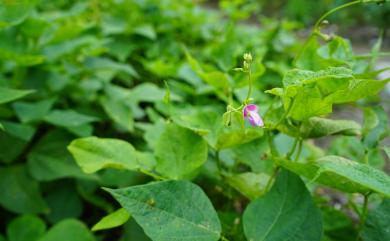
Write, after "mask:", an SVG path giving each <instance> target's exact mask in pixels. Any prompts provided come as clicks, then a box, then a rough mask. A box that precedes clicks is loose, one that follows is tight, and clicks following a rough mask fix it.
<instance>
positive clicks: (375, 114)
mask: <svg viewBox="0 0 390 241" xmlns="http://www.w3.org/2000/svg"><path fill="white" fill-rule="evenodd" d="M368 115H370V117H368ZM364 116H365V127H366V129H365V133H364V136H363V144H364V146H366V147H368V148H374V147H375V146H377V145H378V144H379V143H380V141H381V140H383V139H384V138H385V137H387V136H388V135H389V134H390V127H389V123H388V117H387V113H386V111H385V110H384V109H383V107H381V106H375V107H373V108H371V109H370V111H369V112H368V111H364ZM367 118H373V119H374V120H371V122H372V123H371V124H368V123H367V121H368V120H367Z"/></svg>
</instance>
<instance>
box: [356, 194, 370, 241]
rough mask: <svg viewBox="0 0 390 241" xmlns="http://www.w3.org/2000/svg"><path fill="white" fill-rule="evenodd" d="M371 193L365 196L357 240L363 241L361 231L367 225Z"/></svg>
mask: <svg viewBox="0 0 390 241" xmlns="http://www.w3.org/2000/svg"><path fill="white" fill-rule="evenodd" d="M370 195H371V193H367V194H364V201H363V209H362V212H361V214H360V223H359V235H358V237H357V240H358V241H359V240H361V231H362V229H363V227H364V224H365V223H366V219H367V214H368V198H369V197H370Z"/></svg>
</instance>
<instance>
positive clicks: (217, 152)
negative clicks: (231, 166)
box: [215, 151, 222, 175]
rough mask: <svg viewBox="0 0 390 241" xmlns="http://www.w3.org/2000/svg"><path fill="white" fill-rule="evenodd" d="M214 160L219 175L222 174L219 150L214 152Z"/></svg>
mask: <svg viewBox="0 0 390 241" xmlns="http://www.w3.org/2000/svg"><path fill="white" fill-rule="evenodd" d="M215 161H216V163H217V168H218V172H219V174H220V175H222V163H221V159H220V157H219V151H216V152H215Z"/></svg>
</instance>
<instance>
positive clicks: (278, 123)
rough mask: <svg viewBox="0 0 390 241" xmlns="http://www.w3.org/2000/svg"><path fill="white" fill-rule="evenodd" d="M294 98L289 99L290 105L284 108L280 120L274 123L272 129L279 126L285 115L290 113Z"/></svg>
mask: <svg viewBox="0 0 390 241" xmlns="http://www.w3.org/2000/svg"><path fill="white" fill-rule="evenodd" d="M294 100H295V99H292V100H291V101H290V105H289V106H288V109H287V110H286V112H284V114H283V116H282V117H281V118H280V120H279V121H278V122H277V123H276V125H275V127H274V128H273V129H277V128H278V127H279V125H280V124H281V123H282V122H283V120H284V119H286V117H287V115H288V114H289V113H290V111H291V109H292V107H293V105H294Z"/></svg>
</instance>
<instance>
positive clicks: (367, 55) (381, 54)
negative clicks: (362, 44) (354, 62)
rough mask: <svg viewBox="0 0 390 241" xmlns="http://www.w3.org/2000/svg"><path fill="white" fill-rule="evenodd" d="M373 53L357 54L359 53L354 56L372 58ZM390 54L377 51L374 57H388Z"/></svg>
mask: <svg viewBox="0 0 390 241" xmlns="http://www.w3.org/2000/svg"><path fill="white" fill-rule="evenodd" d="M372 56H373V54H371V53H370V54H359V55H355V58H357V59H369V58H372ZM388 56H390V52H381V53H377V54H376V56H375V57H388Z"/></svg>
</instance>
